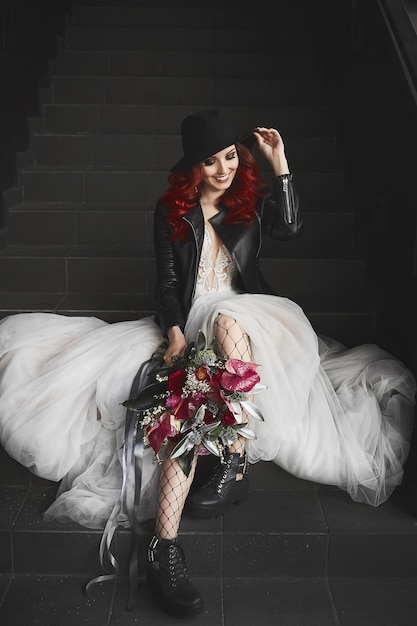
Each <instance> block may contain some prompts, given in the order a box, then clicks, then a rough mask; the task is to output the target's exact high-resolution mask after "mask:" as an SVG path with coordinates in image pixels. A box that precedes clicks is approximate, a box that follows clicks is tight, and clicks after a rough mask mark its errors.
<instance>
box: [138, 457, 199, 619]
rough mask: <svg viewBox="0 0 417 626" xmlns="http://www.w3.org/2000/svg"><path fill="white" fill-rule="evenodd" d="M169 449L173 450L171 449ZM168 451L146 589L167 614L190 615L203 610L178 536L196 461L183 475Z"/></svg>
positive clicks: (149, 556) (159, 493)
mask: <svg viewBox="0 0 417 626" xmlns="http://www.w3.org/2000/svg"><path fill="white" fill-rule="evenodd" d="M171 449H172V448H171ZM170 452H171V450H167V451H166V454H165V459H164V461H163V463H162V468H161V474H160V479H159V490H158V501H157V509H156V525H155V536H154V537H153V539H152V541H151V543H150V545H149V549H148V574H147V578H148V586H149V588H150V590H151V591H152V592H153V593H154V594H155V595H156V597H157V598H158V601H159V602H160V603H161V605H162V607H163V608H164V609H165V610H166V611H167V612H168V613H170V614H174V615H193V614H197V613H200V612H201V611H202V610H203V601H202V598H201V596H200V594H199V592H198V591H197V589H196V588H195V586H194V585H193V583H192V581H191V579H190V576H189V574H188V571H187V567H186V564H185V555H184V552H183V550H182V548H181V546H180V544H179V543H178V542H177V534H178V529H179V525H180V521H181V515H182V511H183V508H184V502H185V499H186V497H187V494H188V491H189V489H190V485H191V483H192V480H193V477H194V472H195V465H196V461H195V460H194V463H193V465H192V468H191V471H190V474H189V475H188V476H186V475H185V474H184V472H183V471H182V469H181V467H180V465H179V463H178V460H177V459H170V458H169V455H170Z"/></svg>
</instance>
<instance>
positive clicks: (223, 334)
mask: <svg viewBox="0 0 417 626" xmlns="http://www.w3.org/2000/svg"><path fill="white" fill-rule="evenodd" d="M214 336H215V337H216V341H217V345H218V347H219V351H220V354H221V356H223V357H225V358H229V359H230V358H231V359H240V360H241V361H252V350H251V346H250V340H249V336H248V335H247V333H245V331H244V330H243V328H242V327H241V325H240V324H239V322H237V321H236V320H235V319H233V317H229V316H228V315H223V314H222V313H219V315H218V316H217V317H216V319H215V320H214ZM246 417H247V421H248V422H249V416H248V415H246ZM244 451H245V438H244V437H239V439H238V440H237V441H236V442H235V443H234V444H233V445H231V446H230V447H229V452H239V454H240V455H242V454H243V453H244Z"/></svg>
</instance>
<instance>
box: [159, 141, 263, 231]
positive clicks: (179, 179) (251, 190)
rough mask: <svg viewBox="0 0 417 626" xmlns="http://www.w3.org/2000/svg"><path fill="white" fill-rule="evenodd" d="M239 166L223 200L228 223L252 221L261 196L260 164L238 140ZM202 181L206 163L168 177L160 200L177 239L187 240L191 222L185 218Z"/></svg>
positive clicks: (196, 200) (194, 201)
mask: <svg viewBox="0 0 417 626" xmlns="http://www.w3.org/2000/svg"><path fill="white" fill-rule="evenodd" d="M236 150H237V153H238V156H239V167H238V169H237V170H236V175H235V178H234V179H233V182H232V184H231V186H230V188H229V189H227V190H226V191H225V192H224V194H223V195H222V197H221V202H222V204H223V205H224V206H226V207H227V208H228V209H229V211H228V214H227V216H226V217H225V220H224V221H225V222H226V223H228V224H237V223H246V224H251V223H252V222H253V220H254V219H255V204H256V199H257V198H258V197H259V196H261V195H262V193H261V192H260V188H261V182H260V173H259V167H258V164H257V162H256V160H255V158H254V157H253V156H252V154H251V152H250V151H249V150H248V148H246V146H244V145H243V144H240V143H237V144H236ZM202 180H203V165H202V164H201V163H197V164H196V165H193V166H192V167H191V168H190V169H188V170H186V171H185V172H172V173H171V174H170V175H169V177H168V184H169V187H168V189H167V190H166V191H165V193H163V194H162V196H161V198H160V201H161V203H162V204H163V205H164V206H165V207H166V208H167V209H168V213H167V221H168V223H169V224H170V225H171V226H172V228H173V234H172V237H173V238H174V239H185V237H186V234H187V232H188V228H189V226H188V224H187V222H185V221H184V220H183V219H182V218H183V216H184V215H185V214H186V213H187V212H188V211H189V210H190V209H191V208H192V207H193V206H195V205H196V204H197V202H198V198H199V191H198V186H199V184H200V183H201V181H202Z"/></svg>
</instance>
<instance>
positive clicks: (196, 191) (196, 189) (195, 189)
mask: <svg viewBox="0 0 417 626" xmlns="http://www.w3.org/2000/svg"><path fill="white" fill-rule="evenodd" d="M194 191H195V193H196V195H197V196H198V187H194Z"/></svg>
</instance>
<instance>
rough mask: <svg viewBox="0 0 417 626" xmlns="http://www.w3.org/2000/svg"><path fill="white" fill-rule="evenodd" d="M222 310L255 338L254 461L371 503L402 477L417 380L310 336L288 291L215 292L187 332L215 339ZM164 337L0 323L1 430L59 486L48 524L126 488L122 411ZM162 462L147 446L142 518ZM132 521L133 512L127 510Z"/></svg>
mask: <svg viewBox="0 0 417 626" xmlns="http://www.w3.org/2000/svg"><path fill="white" fill-rule="evenodd" d="M219 313H223V314H225V315H228V316H230V317H233V318H234V319H236V320H237V321H238V322H239V324H240V326H241V327H242V329H243V330H244V331H245V332H246V333H247V334H248V335H249V337H250V342H251V349H252V360H253V361H254V362H256V363H258V364H259V368H258V372H259V374H260V376H261V382H262V383H263V384H264V385H265V386H266V389H265V390H264V391H263V392H261V393H259V394H257V395H256V397H255V398H254V400H256V404H257V405H258V406H259V408H260V410H261V412H262V414H263V416H264V421H263V422H260V421H258V420H252V421H251V428H252V430H254V431H255V433H256V439H254V440H250V441H248V445H247V452H248V456H249V461H250V462H251V463H255V462H257V461H259V460H267V461H273V462H275V463H277V464H278V465H279V466H281V467H282V468H284V469H285V470H287V471H288V472H290V473H292V474H294V475H296V476H298V477H300V478H304V479H308V480H311V481H315V482H319V483H325V484H331V485H337V486H339V487H340V488H342V489H345V490H346V491H347V492H348V493H349V494H350V496H351V497H352V498H353V499H354V500H358V501H362V502H367V503H369V504H372V505H374V506H377V505H378V504H380V503H381V502H383V501H385V500H386V499H387V498H388V497H389V496H390V494H391V493H392V491H393V489H394V488H395V487H396V486H397V485H399V484H400V482H401V479H402V474H403V465H404V463H405V460H406V458H407V455H408V452H409V445H410V439H411V432H412V426H413V416H414V400H415V393H416V383H415V379H414V377H413V375H412V374H411V372H410V371H409V370H408V369H407V368H406V367H405V366H404V365H403V364H402V363H401V362H399V361H398V360H397V359H395V358H393V357H392V356H391V355H389V354H387V353H386V352H384V351H383V350H381V349H380V348H379V347H378V346H376V345H374V344H366V345H361V346H358V347H356V348H353V349H346V348H345V347H344V346H342V345H341V344H339V343H337V342H336V341H334V340H332V339H329V338H326V337H317V335H316V334H315V332H314V330H313V329H312V327H311V325H310V323H309V321H308V319H307V318H306V316H305V315H304V313H303V311H302V309H301V308H300V307H299V306H298V305H297V304H295V303H294V302H292V301H291V300H288V299H287V298H281V297H278V296H269V295H259V294H256V295H253V294H235V293H233V292H222V293H217V294H205V295H203V296H201V297H199V298H197V300H196V301H195V302H194V304H193V307H192V310H191V312H190V315H189V319H188V322H187V326H186V329H185V334H186V337H187V340H188V341H193V340H195V339H196V337H197V334H198V331H199V330H203V332H204V333H205V334H206V336H207V337H208V338H210V337H211V336H213V325H214V320H215V319H216V317H217V315H218V314H219ZM162 340H163V337H162V335H161V331H160V329H159V327H158V326H157V325H156V324H155V322H154V320H153V318H151V317H148V318H144V319H142V320H137V321H128V322H118V323H114V324H108V323H106V322H103V321H102V320H99V319H97V318H91V317H90V318H88V317H66V316H61V315H55V314H47V313H29V314H18V315H14V316H10V317H8V318H6V319H4V320H3V321H2V322H0V437H1V442H2V445H3V446H4V447H5V449H6V451H7V452H8V453H9V454H10V455H11V456H12V457H14V458H15V459H16V460H18V461H19V462H20V463H22V464H23V465H25V466H27V467H28V468H30V470H31V471H33V472H34V473H36V474H37V475H39V476H42V477H44V478H47V479H50V480H54V481H61V483H60V487H59V490H58V494H57V499H56V500H55V502H54V503H53V504H52V506H51V507H50V508H49V509H48V510H47V511H46V514H45V515H46V517H47V519H59V520H61V521H65V520H73V521H76V522H78V523H80V524H82V525H84V526H87V527H90V528H101V527H103V525H104V524H105V522H106V521H107V519H108V517H109V515H110V512H111V510H112V508H113V506H114V503H115V502H116V501H117V499H118V497H119V493H120V486H121V479H122V469H121V457H122V449H123V439H124V419H125V409H124V408H123V406H122V405H121V403H122V402H123V401H124V400H125V399H126V398H127V397H128V396H129V392H130V388H131V384H132V381H133V378H134V376H135V374H136V372H137V370H138V368H139V366H140V364H141V363H142V362H143V361H145V360H146V359H148V358H150V357H151V355H152V354H153V352H154V351H155V350H156V349H157V347H158V346H159V345H160V343H161V341H162ZM158 471H159V468H158V465H157V464H156V463H155V461H154V459H153V456H152V453H151V451H150V450H149V449H148V450H146V452H145V462H144V470H143V477H142V492H141V499H140V510H139V517H140V519H147V518H150V517H152V516H153V515H154V507H155V495H156V485H157V480H158ZM120 521H121V523H122V524H126V525H127V524H128V520H127V517H126V516H124V517H122V518H121V520H120Z"/></svg>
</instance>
